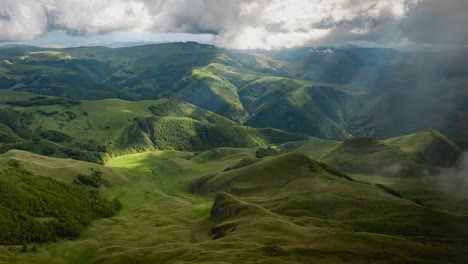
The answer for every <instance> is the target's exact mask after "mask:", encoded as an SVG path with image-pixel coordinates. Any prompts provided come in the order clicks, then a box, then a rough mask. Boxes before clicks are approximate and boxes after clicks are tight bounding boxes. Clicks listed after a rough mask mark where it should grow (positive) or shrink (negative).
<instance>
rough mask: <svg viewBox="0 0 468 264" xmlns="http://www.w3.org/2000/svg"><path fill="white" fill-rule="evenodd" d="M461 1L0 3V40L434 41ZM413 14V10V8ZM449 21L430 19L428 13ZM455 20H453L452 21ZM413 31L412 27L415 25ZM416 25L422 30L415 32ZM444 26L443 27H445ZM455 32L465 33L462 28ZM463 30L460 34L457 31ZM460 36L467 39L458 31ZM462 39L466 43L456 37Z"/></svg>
mask: <svg viewBox="0 0 468 264" xmlns="http://www.w3.org/2000/svg"><path fill="white" fill-rule="evenodd" d="M464 2H466V1H465V0H446V1H443V4H442V3H441V1H436V0H257V1H254V0H239V1H233V0H0V41H8V40H23V39H34V38H37V37H39V36H42V35H44V34H47V32H48V31H53V30H57V29H59V30H66V31H67V32H68V33H69V34H71V35H93V34H104V33H108V32H115V31H132V32H177V33H194V34H198V33H210V34H214V35H216V44H217V45H218V46H222V47H228V48H239V49H248V48H261V49H274V48H281V47H293V46H299V45H305V44H329V43H341V42H347V41H366V42H375V43H388V42H399V41H406V42H408V41H413V42H416V43H417V42H430V41H433V42H437V41H439V40H440V39H441V38H442V37H440V38H439V37H437V36H438V34H437V32H436V34H433V35H436V36H432V37H428V36H430V35H429V34H428V33H427V31H428V30H427V29H425V28H423V25H421V21H428V22H430V23H432V24H433V26H434V27H437V28H438V29H440V30H441V31H443V32H445V33H444V34H445V35H446V34H447V31H450V29H451V27H450V25H448V24H447V23H445V22H446V21H449V22H450V21H452V22H457V23H458V24H459V25H463V23H464V22H465V21H466V19H460V18H459V16H460V15H461V16H463V17H466V16H465V15H464V14H465V11H466V10H463V8H464V7H466V6H467V5H466V4H463V3H464ZM413 10H416V11H413ZM449 13H454V14H453V16H454V17H458V18H453V19H450V20H446V21H444V20H443V19H439V20H440V21H431V18H430V17H429V16H430V15H433V14H437V15H438V16H437V17H439V18H440V17H443V16H444V15H446V16H450V15H451V14H449ZM457 15H458V16H457ZM415 27H416V28H415ZM418 28H421V31H422V32H418V30H417V29H418ZM444 29H445V30H444ZM455 30H456V31H457V32H456V33H466V32H465V31H466V29H462V27H459V28H456V29H455ZM460 30H462V32H458V31H460ZM431 33H433V32H431ZM464 35H466V34H464ZM461 39H462V41H464V40H465V38H461Z"/></svg>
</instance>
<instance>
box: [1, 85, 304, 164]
mask: <svg viewBox="0 0 468 264" xmlns="http://www.w3.org/2000/svg"><path fill="white" fill-rule="evenodd" d="M0 94H1V95H2V97H1V99H0V114H1V115H0V135H1V137H0V149H1V150H2V151H3V152H4V151H7V150H9V149H23V150H28V151H32V152H35V153H38V154H45V155H48V156H56V157H71V158H75V159H80V160H86V161H93V162H101V163H102V161H103V160H104V159H106V158H107V157H108V156H112V155H120V154H124V153H132V152H141V151H148V150H156V149H159V150H171V149H172V150H192V151H196V150H207V149H211V148H213V147H223V146H226V147H264V146H266V145H268V144H280V143H284V142H288V141H294V140H300V139H306V138H307V137H306V136H303V135H299V134H291V133H287V132H283V131H279V130H276V129H270V128H268V129H256V128H252V127H247V126H241V125H239V124H237V123H235V122H233V121H231V120H229V119H227V118H225V117H222V116H220V115H217V114H215V113H213V112H209V111H207V110H203V109H201V108H199V107H196V106H194V105H192V104H189V103H185V102H183V101H180V100H168V99H160V100H148V101H123V100H120V99H104V100H97V101H72V100H66V99H61V98H55V97H38V96H34V95H31V94H28V93H18V92H12V91H0Z"/></svg>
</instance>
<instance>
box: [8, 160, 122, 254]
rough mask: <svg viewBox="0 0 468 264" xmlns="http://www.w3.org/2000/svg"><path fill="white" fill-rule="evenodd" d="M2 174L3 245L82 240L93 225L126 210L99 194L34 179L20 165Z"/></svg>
mask: <svg viewBox="0 0 468 264" xmlns="http://www.w3.org/2000/svg"><path fill="white" fill-rule="evenodd" d="M9 165H10V168H8V169H6V170H4V171H1V172H0V244H4V245H21V244H25V243H30V242H50V241H56V240H57V239H58V238H59V237H67V238H75V237H78V236H79V235H80V233H81V231H82V230H83V228H84V227H85V226H87V225H89V224H90V223H91V221H93V220H95V219H98V218H104V217H111V216H113V215H114V214H115V212H116V211H117V210H118V209H119V208H120V207H121V206H122V204H121V203H120V202H119V201H118V200H117V199H114V200H108V199H105V198H103V197H101V196H100V195H99V193H98V192H97V191H96V190H92V189H89V188H85V187H83V186H80V185H76V184H68V183H63V182H59V181H56V180H54V179H51V178H47V177H41V176H36V175H33V174H32V173H31V172H30V171H28V170H26V169H24V168H23V167H22V166H21V164H19V162H18V161H10V162H9Z"/></svg>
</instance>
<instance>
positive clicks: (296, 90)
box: [0, 42, 468, 149]
mask: <svg viewBox="0 0 468 264" xmlns="http://www.w3.org/2000/svg"><path fill="white" fill-rule="evenodd" d="M464 55H465V54H463V52H455V51H443V52H438V53H436V52H399V51H397V50H393V49H382V48H359V47H343V48H333V47H304V48H295V49H286V50H280V51H237V50H226V49H219V48H216V47H214V46H212V45H205V44H199V43H195V42H187V43H162V44H149V45H142V46H135V47H125V48H117V49H112V48H107V47H78V48H66V49H48V48H38V47H31V46H11V47H8V46H7V47H1V48H0V89H10V90H16V91H28V92H32V93H37V94H43V95H53V96H59V97H63V98H69V99H87V100H97V99H106V98H120V99H124V100H143V99H160V98H177V99H181V100H183V101H187V102H189V103H192V104H194V105H196V106H198V107H201V108H203V109H207V110H210V111H212V112H215V113H217V114H220V115H222V116H224V117H227V118H228V119H231V120H233V121H235V122H237V123H239V124H247V125H249V126H253V127H260V128H265V127H273V128H277V129H281V130H286V131H289V132H294V133H302V134H307V135H310V136H315V137H320V138H325V139H344V138H348V137H350V136H374V137H377V138H389V137H395V136H399V135H404V134H409V133H414V132H416V131H419V130H423V129H436V130H439V131H441V132H443V133H444V134H446V135H447V136H448V137H450V138H451V139H453V140H455V141H456V143H457V144H459V145H460V146H461V147H462V148H463V149H465V148H466V147H468V141H467V140H468V139H467V138H468V135H467V134H466V133H467V132H466V131H468V129H467V128H468V127H467V126H468V122H467V119H468V118H467V116H468V114H467V112H468V110H467V109H466V107H465V106H466V103H465V102H466V101H467V100H468V91H467V89H465V87H466V84H467V83H468V70H467V69H468V68H467V67H465V66H466V65H465V64H464V62H463V60H462V58H463V57H466V56H464Z"/></svg>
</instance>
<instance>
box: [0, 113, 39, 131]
mask: <svg viewBox="0 0 468 264" xmlns="http://www.w3.org/2000/svg"><path fill="white" fill-rule="evenodd" d="M33 121H34V116H33V114H32V113H28V112H18V111H15V110H13V109H8V108H7V109H0V123H2V124H4V125H6V126H7V127H9V128H11V130H13V131H14V132H15V133H16V134H17V135H18V136H20V137H23V138H30V137H31V131H30V130H29V126H31V125H32V123H33Z"/></svg>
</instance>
